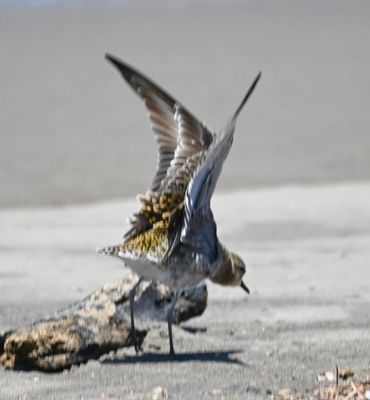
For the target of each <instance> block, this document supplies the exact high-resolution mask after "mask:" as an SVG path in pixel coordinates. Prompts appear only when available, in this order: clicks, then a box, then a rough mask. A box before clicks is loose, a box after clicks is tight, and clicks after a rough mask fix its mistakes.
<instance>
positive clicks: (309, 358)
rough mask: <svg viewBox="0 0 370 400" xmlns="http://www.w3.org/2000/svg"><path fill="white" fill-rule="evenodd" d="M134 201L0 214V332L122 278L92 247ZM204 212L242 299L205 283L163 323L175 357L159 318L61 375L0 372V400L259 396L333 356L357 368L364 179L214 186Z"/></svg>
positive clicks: (367, 347)
mask: <svg viewBox="0 0 370 400" xmlns="http://www.w3.org/2000/svg"><path fill="white" fill-rule="evenodd" d="M133 209H135V203H134V202H110V203H104V204H96V205H90V206H73V207H64V208H48V209H31V210H29V209H19V210H3V211H0V220H1V223H2V230H1V232H0V243H1V245H0V277H1V279H0V293H1V304H0V329H2V330H5V329H8V328H14V327H17V326H20V325H22V324H25V323H27V322H30V321H32V320H33V319H35V318H38V317H41V316H43V315H45V314H49V313H52V312H53V310H55V309H57V308H59V307H61V306H64V305H67V304H68V303H70V302H72V301H75V300H78V299H80V298H82V297H83V296H85V295H86V294H88V293H89V292H90V291H92V290H93V289H94V288H96V287H98V286H100V285H102V284H104V283H106V282H108V281H111V280H114V279H117V278H119V277H121V276H122V274H124V273H125V270H124V269H123V268H122V266H121V264H120V263H119V262H117V261H115V260H111V259H109V258H104V257H102V256H100V255H98V254H95V253H94V249H95V248H96V247H97V246H98V245H101V244H106V243H115V242H116V241H117V240H119V238H120V237H121V235H122V232H123V230H124V227H123V221H124V217H125V216H126V215H127V214H129V213H130V211H131V210H133ZM214 211H215V216H216V219H217V221H218V230H219V235H220V237H221V238H222V240H223V242H224V243H225V244H226V245H227V246H229V247H230V248H231V249H233V250H234V251H236V252H237V253H239V254H240V255H241V256H242V257H243V258H244V260H245V261H246V263H247V265H248V270H247V275H246V281H247V283H248V285H249V287H250V289H251V292H252V294H251V296H249V297H246V296H245V294H244V292H242V291H241V290H240V289H239V288H235V289H225V288H222V287H218V286H215V285H210V286H209V305H208V307H207V309H206V311H205V313H204V314H203V315H202V316H201V317H199V318H196V319H193V320H191V321H189V322H188V323H185V324H184V326H181V327H180V328H176V329H175V332H174V337H175V346H176V349H177V351H178V353H179V354H180V356H179V357H178V358H177V359H175V360H169V359H168V357H167V356H166V355H165V354H166V352H167V351H168V343H167V338H166V335H165V332H166V329H165V326H158V327H156V328H155V329H153V331H152V332H151V333H150V336H149V337H148V338H147V340H146V345H145V346H144V351H145V352H144V355H143V356H141V357H135V356H134V353H133V351H132V350H131V349H127V350H123V351H119V352H118V353H117V354H111V355H109V356H108V357H105V358H104V359H102V360H100V362H98V361H94V362H89V363H88V364H87V365H82V366H81V367H77V368H73V369H72V370H71V371H69V372H66V373H60V374H43V373H39V372H11V371H5V370H0V398H1V399H18V398H22V399H23V398H24V399H46V398H47V399H51V398H53V399H68V400H71V399H72V400H73V399H82V398H83V399H101V398H107V397H108V396H109V395H110V396H112V397H113V398H118V399H122V398H133V399H136V398H151V396H150V393H151V392H152V390H153V388H154V387H156V386H158V385H159V386H162V387H163V388H164V389H165V390H166V391H167V393H168V397H169V398H171V399H184V398H193V399H195V398H205V399H207V398H213V397H215V394H217V393H220V392H217V391H216V392H214V390H215V389H217V390H218V391H222V393H223V396H224V398H227V399H228V398H230V399H234V398H240V399H243V398H263V397H265V395H266V393H267V392H268V391H275V390H277V389H281V388H284V387H293V388H296V389H298V390H300V391H304V390H305V389H306V388H310V387H313V386H315V385H317V381H316V376H317V375H318V374H319V373H320V372H323V371H327V370H329V369H333V368H334V367H335V365H336V364H337V365H338V366H340V367H351V368H354V369H355V371H356V373H357V374H361V373H363V371H362V369H363V368H365V367H367V366H368V363H369V361H370V329H369V328H370V313H369V310H370V280H369V267H370V247H369V243H370V228H369V227H370V184H342V185H316V186H307V187H300V186H287V187H282V188H275V189H259V190H249V191H236V192H231V193H227V194H226V193H225V194H217V195H216V197H215V199H214ZM149 344H150V346H149ZM20 396H25V397H20ZM104 396H105V397H104ZM145 396H147V397H145ZM216 397H217V396H216ZM108 398H109V397H108ZM219 398H220V396H219Z"/></svg>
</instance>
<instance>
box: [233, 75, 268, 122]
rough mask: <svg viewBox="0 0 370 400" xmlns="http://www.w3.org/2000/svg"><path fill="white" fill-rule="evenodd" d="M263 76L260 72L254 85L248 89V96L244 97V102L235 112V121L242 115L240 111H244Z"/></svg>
mask: <svg viewBox="0 0 370 400" xmlns="http://www.w3.org/2000/svg"><path fill="white" fill-rule="evenodd" d="M261 76H262V71H259V72H258V74H257V76H256V77H255V78H254V80H253V82H252V84H251V85H250V86H249V89H248V91H247V93H246V95H245V96H244V98H243V100H242V102H241V103H240V106H239V107H238V108H237V110H236V111H235V113H234V115H233V118H232V119H233V120H234V121H235V120H236V118H237V117H238V115H239V114H240V111H241V110H242V109H243V107H244V105H245V103H246V102H247V101H248V99H249V97H250V96H251V94H252V93H253V92H254V89H255V88H256V86H257V83H258V81H259V80H260V79H261Z"/></svg>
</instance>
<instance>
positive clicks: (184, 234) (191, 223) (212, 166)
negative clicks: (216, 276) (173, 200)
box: [173, 72, 261, 251]
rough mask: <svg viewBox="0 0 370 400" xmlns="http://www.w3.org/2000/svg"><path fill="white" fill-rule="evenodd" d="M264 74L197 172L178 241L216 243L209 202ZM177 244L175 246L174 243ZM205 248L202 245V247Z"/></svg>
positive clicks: (191, 186) (187, 201)
mask: <svg viewBox="0 0 370 400" xmlns="http://www.w3.org/2000/svg"><path fill="white" fill-rule="evenodd" d="M260 77H261V72H260V73H259V74H258V75H257V77H256V78H255V80H254V81H253V83H252V85H251V86H250V88H249V90H248V92H247V94H246V95H245V96H244V98H243V101H242V102H241V104H240V106H239V107H238V109H237V110H236V111H235V113H234V115H233V116H232V118H231V119H230V120H229V121H228V123H227V124H226V127H225V128H224V130H223V132H222V133H221V135H220V136H218V137H217V139H216V140H214V141H213V143H212V144H211V145H210V147H209V148H208V150H207V152H206V155H205V158H204V161H203V162H202V164H201V165H199V167H198V169H197V170H196V172H195V173H194V175H193V177H192V179H191V181H190V183H189V186H188V189H187V191H186V195H185V204H184V209H185V215H184V222H183V226H182V229H181V235H179V240H181V242H183V243H188V244H191V245H192V246H196V243H197V242H199V238H200V237H201V238H202V240H203V241H204V242H206V243H207V242H209V244H210V251H212V249H211V246H212V243H214V242H215V240H214V239H215V235H216V227H215V225H214V222H213V217H212V213H211V210H210V201H211V197H212V194H213V192H214V189H215V186H216V183H217V180H218V177H219V176H220V173H221V169H222V165H223V163H224V161H225V159H226V157H227V155H228V154H229V151H230V148H231V145H232V142H233V136H234V131H235V125H236V120H237V118H238V115H239V113H240V111H241V110H242V108H243V107H244V105H245V103H246V102H247V100H248V98H249V97H250V95H251V94H252V92H253V90H254V89H255V87H256V85H257V83H258V81H259V79H260ZM173 245H175V244H173ZM205 247H206V246H204V245H203V248H205Z"/></svg>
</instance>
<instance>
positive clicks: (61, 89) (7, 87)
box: [0, 0, 370, 207]
mask: <svg viewBox="0 0 370 400" xmlns="http://www.w3.org/2000/svg"><path fill="white" fill-rule="evenodd" d="M86 3H88V4H85V5H81V4H79V3H78V2H72V4H70V5H63V4H60V5H55V6H53V5H50V6H40V7H25V6H19V7H0V49H1V54H0V93H1V95H0V110H1V111H0V188H1V189H2V190H1V191H0V207H1V206H8V207H9V206H11V207H12V206H22V205H48V204H66V203H69V204H73V203H75V202H85V201H94V200H97V199H100V200H101V199H104V200H105V199H112V198H122V197H128V196H132V194H134V193H137V192H142V191H144V190H145V189H146V186H147V184H148V183H149V181H150V179H151V173H152V169H153V166H154V163H155V146H154V143H153V140H152V137H151V136H152V135H151V133H150V130H149V124H148V121H147V119H146V111H145V110H144V108H143V106H142V104H140V102H139V100H138V99H137V98H136V97H135V95H134V94H133V92H131V90H130V89H129V88H128V86H127V85H126V84H125V83H123V82H122V80H121V78H120V77H119V75H118V74H117V72H116V71H115V70H114V69H113V68H112V67H111V66H110V65H108V64H107V63H106V62H105V61H104V59H103V57H104V53H105V52H106V51H109V52H112V53H114V54H116V55H117V56H120V57H122V58H123V59H124V60H126V61H127V62H130V63H132V64H133V65H135V66H137V67H138V68H139V69H141V70H142V71H143V72H144V73H146V74H148V75H149V76H150V77H152V78H154V79H155V80H156V81H157V82H159V83H160V84H161V85H163V86H164V87H165V88H166V89H168V90H169V91H170V92H171V93H173V94H174V95H175V96H176V97H178V99H179V100H181V101H182V102H183V103H184V104H185V105H186V106H188V107H189V108H190V109H191V110H192V111H193V112H194V113H195V114H196V115H198V116H199V117H200V118H202V119H203V120H204V121H205V122H206V123H207V124H209V125H210V126H211V127H213V128H214V129H216V130H219V129H220V128H221V127H222V126H223V124H224V123H225V122H226V120H227V118H228V117H229V116H230V115H231V113H232V112H233V110H234V109H235V107H236V106H237V104H238V103H239V101H240V99H241V98H242V96H243V94H244V92H245V90H246V89H247V87H248V85H249V83H250V82H251V80H252V79H253V78H254V77H255V75H256V74H257V72H258V71H259V70H262V74H263V75H262V80H261V82H260V84H259V86H258V87H257V90H256V92H255V93H254V94H253V97H252V98H251V101H250V104H248V106H247V107H246V109H245V111H243V114H242V115H241V116H240V121H239V124H238V128H237V133H236V137H235V145H234V147H233V149H232V152H231V154H230V157H229V159H228V160H227V163H226V165H225V170H224V173H223V175H222V178H221V181H220V185H219V187H218V189H221V190H226V189H238V188H245V187H247V186H250V185H271V184H272V185H275V184H280V183H286V182H294V183H295V182H318V181H319V182H321V181H325V182H328V181H343V180H364V179H369V178H370V157H369V154H370V134H369V126H370V113H369V110H368V109H369V104H370V79H369V71H370V40H369V18H370V2H368V1H350V2H349V1H347V0H336V1H332V0H320V1H317V0H313V1H299V2H297V1H294V0H283V1H279V2H273V1H266V0H262V1H261V0H250V1H245V2H243V1H231V0H230V1H217V2H211V1H202V2H198V1H197V2H195V1H177V2H176V4H177V5H176V6H173V7H171V6H169V5H166V3H170V2H163V1H158V2H157V1H156V2H155V6H154V5H153V2H150V1H144V2H143V1H141V2H140V4H142V5H141V6H135V5H133V4H134V3H135V2H134V1H128V2H126V3H127V5H126V6H125V5H123V4H118V3H120V2H119V1H110V2H104V3H98V4H97V5H95V3H94V4H91V2H89V1H88V2H86ZM212 3H213V4H215V5H214V6H212V5H211V4H212ZM199 4H201V5H199ZM4 188H5V189H4Z"/></svg>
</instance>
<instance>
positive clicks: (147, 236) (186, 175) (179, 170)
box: [99, 55, 260, 350]
mask: <svg viewBox="0 0 370 400" xmlns="http://www.w3.org/2000/svg"><path fill="white" fill-rule="evenodd" d="M106 57H107V59H108V60H109V61H110V62H112V63H113V65H114V66H115V67H116V68H117V69H118V70H119V72H120V73H121V75H122V76H123V78H124V79H125V80H126V81H127V82H128V84H129V85H130V86H131V88H132V89H133V90H134V91H135V92H136V93H137V95H138V96H139V97H140V98H141V99H142V100H143V102H144V105H145V107H146V108H147V110H148V112H149V119H150V122H151V127H152V131H153V133H154V136H155V139H156V141H157V145H158V164H157V170H156V172H155V175H154V177H153V180H152V183H151V185H150V187H149V189H148V191H147V192H146V194H144V195H138V201H139V203H140V206H139V210H138V212H136V213H135V214H133V216H132V217H131V219H130V225H131V227H130V229H129V230H128V232H127V233H126V234H125V235H124V240H123V242H122V243H121V244H118V245H115V246H108V247H104V248H102V249H100V250H99V251H100V252H101V253H103V254H108V255H113V256H117V257H119V258H121V259H122V260H123V261H124V262H125V264H126V265H127V266H128V267H130V268H131V269H132V270H133V271H134V272H136V273H137V274H138V275H139V276H141V277H142V278H144V279H158V280H160V281H162V282H164V283H166V284H168V285H169V286H171V287H172V288H173V289H174V290H175V291H178V290H180V289H181V288H184V287H186V286H192V285H195V284H197V283H199V282H200V281H202V280H204V279H205V278H210V279H211V280H213V281H214V282H216V283H219V284H222V285H238V284H241V282H242V281H241V279H242V276H243V274H244V273H245V266H244V263H243V261H242V260H241V258H240V257H238V256H237V255H235V254H233V253H231V252H229V251H228V250H227V249H226V248H225V247H224V246H223V245H222V244H221V243H220V242H219V240H218V238H217V232H216V224H215V221H214V218H213V214H212V211H211V207H210V200H211V197H212V194H213V192H214V189H215V186H216V183H217V180H218V177H219V175H220V173H221V169H222V165H223V162H224V160H225V159H226V157H227V155H228V153H229V150H230V148H231V145H232V141H233V135H234V130H235V124H236V119H237V117H238V115H239V113H240V111H241V109H242V108H243V106H244V104H245V103H246V101H247V100H248V98H249V96H250V94H251V93H252V92H253V90H254V88H255V86H256V84H257V82H258V80H259V78H260V74H259V75H258V76H257V77H256V79H255V80H254V82H253V84H252V85H251V87H250V89H249V90H248V92H247V94H246V96H245V97H244V99H243V101H242V103H241V104H240V106H239V107H238V109H237V111H236V112H235V113H234V115H233V116H232V118H231V119H230V120H229V121H228V123H227V124H226V126H225V128H224V129H223V130H222V132H221V134H220V135H216V134H215V133H211V132H210V131H209V129H208V128H207V127H206V126H205V125H204V124H203V123H202V122H200V121H199V120H198V119H197V118H196V117H194V116H193V115H192V114H191V113H190V112H189V111H188V110H187V109H186V108H185V107H184V106H183V105H182V104H181V103H180V102H179V101H177V100H176V99H174V98H173V97H172V96H170V95H169V94H168V93H166V92H165V91H164V90H163V89H161V88H160V87H159V86H157V85H156V84H155V83H153V82H152V81H151V80H149V79H148V78H146V77H145V76H144V75H142V74H141V73H139V72H138V71H136V70H134V69H133V68H132V67H130V66H128V65H127V64H125V63H123V62H122V61H120V60H118V59H117V58H115V57H113V56H110V55H107V56H106ZM242 287H243V288H244V289H247V288H246V287H245V285H244V284H242ZM176 297H177V296H175V298H176ZM132 322H133V320H132ZM170 328H171V327H170V322H169V329H170ZM170 342H171V350H173V346H172V337H171V338H170Z"/></svg>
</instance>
